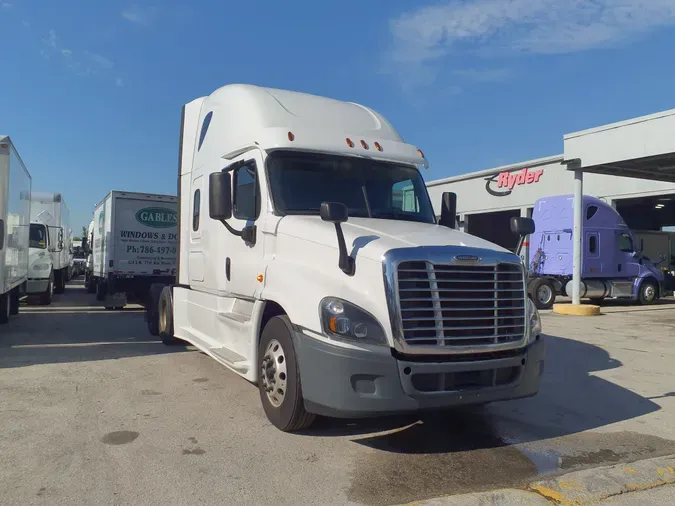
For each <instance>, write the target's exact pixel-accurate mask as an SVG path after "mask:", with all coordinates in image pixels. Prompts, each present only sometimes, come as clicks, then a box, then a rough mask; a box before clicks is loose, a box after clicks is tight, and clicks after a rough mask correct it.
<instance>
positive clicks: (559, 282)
mask: <svg viewBox="0 0 675 506" xmlns="http://www.w3.org/2000/svg"><path fill="white" fill-rule="evenodd" d="M572 204H573V196H572V195H557V196H553V197H545V198H541V199H539V200H537V201H536V202H535V204H534V211H533V214H532V218H533V219H534V222H535V227H536V232H535V233H534V234H533V235H532V237H531V238H530V278H529V281H528V291H529V293H530V295H531V297H532V299H533V300H534V301H535V304H536V306H537V307H538V308H539V309H548V308H550V307H551V306H552V305H553V303H554V302H555V298H556V295H558V294H563V295H567V294H571V293H572V285H571V283H572V260H573V255H572V249H573V242H572V229H573V207H572ZM581 234H582V249H581V278H582V279H581V292H580V295H581V297H582V298H589V299H591V300H592V301H594V302H596V303H597V302H601V301H602V300H604V299H605V298H608V297H612V298H616V299H631V300H635V301H639V302H640V303H642V304H653V303H654V302H656V301H657V300H658V298H659V297H660V296H662V295H663V293H664V285H663V283H664V273H663V271H662V269H659V268H658V267H657V265H655V263H654V262H653V261H652V260H650V259H649V258H647V257H646V256H645V255H644V254H643V253H642V251H640V249H639V246H638V243H637V241H636V240H635V238H634V236H633V233H632V232H631V230H630V229H629V228H628V226H627V225H626V223H625V222H624V220H623V218H621V215H620V214H619V213H618V212H617V211H616V210H615V209H614V208H613V207H612V206H610V205H609V204H607V203H606V202H603V201H602V200H600V199H597V198H595V197H591V196H589V195H584V196H583V203H582V228H581Z"/></svg>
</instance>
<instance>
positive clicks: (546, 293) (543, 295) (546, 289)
mask: <svg viewBox="0 0 675 506" xmlns="http://www.w3.org/2000/svg"><path fill="white" fill-rule="evenodd" d="M552 293H553V292H552V290H551V287H550V286H548V285H542V286H540V287H539V289H538V290H537V300H538V301H539V302H541V303H542V304H548V301H550V300H551V295H552Z"/></svg>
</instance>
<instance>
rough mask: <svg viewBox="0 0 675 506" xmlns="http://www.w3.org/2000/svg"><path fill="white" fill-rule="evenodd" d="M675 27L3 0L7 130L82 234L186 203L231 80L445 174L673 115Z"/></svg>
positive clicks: (357, 8) (642, 11)
mask: <svg viewBox="0 0 675 506" xmlns="http://www.w3.org/2000/svg"><path fill="white" fill-rule="evenodd" d="M674 27H675V2H674V1H673V0H567V1H565V2H562V1H560V0H454V1H448V0H445V1H439V2H430V3H426V2H424V1H418V2H410V1H403V0H389V1H383V0H372V1H370V2H355V1H349V0H342V1H340V2H309V1H307V0H298V1H296V2H269V1H265V2H260V1H250V2H221V1H215V0H205V1H194V2H191V3H189V4H188V3H187V2H171V1H163V2H156V3H145V2H143V1H142V0H139V1H138V3H133V2H129V3H126V2H124V1H108V0H97V1H96V2H84V1H82V0H80V1H77V2H76V1H73V0H61V1H59V2H54V1H52V0H0V47H2V48H3V51H2V55H3V56H2V61H1V63H0V104H1V105H0V133H3V134H8V135H10V136H11V137H12V138H13V139H14V142H15V143H16V146H17V148H18V150H19V152H20V154H21V156H22V157H23V159H24V161H25V163H26V165H27V166H28V168H29V170H30V172H31V174H32V176H33V187H34V189H35V190H38V191H60V192H62V193H63V194H64V197H65V199H66V201H67V203H68V205H69V207H70V208H71V213H72V216H73V220H74V223H73V225H74V227H73V229H74V230H79V229H80V227H81V226H83V225H85V224H86V223H88V221H89V219H90V216H91V212H92V211H93V207H94V205H95V204H96V203H97V202H98V201H100V200H101V199H102V198H103V197H104V196H105V194H106V193H107V192H108V191H109V190H111V189H120V190H132V191H133V190H135V191H145V192H157V193H175V191H176V165H177V152H178V146H177V142H178V129H179V121H180V109H181V105H182V104H183V103H185V102H187V101H190V100H192V99H193V98H195V97H198V96H201V95H205V94H208V93H210V92H211V91H213V90H214V89H216V88H218V87H219V86H222V85H224V84H227V83H233V82H240V83H242V82H243V83H252V84H259V85H264V86H272V87H280V88H287V89H293V90H298V91H305V92H310V93H315V94H319V95H326V96H330V97H334V98H338V99H344V100H351V101H356V102H361V103H363V104H366V105H368V106H371V107H373V108H374V109H376V110H378V111H379V112H381V113H382V114H384V115H385V116H386V117H387V118H388V119H389V120H390V121H391V122H392V123H393V124H394V125H395V127H396V128H398V129H399V131H400V132H401V134H402V135H403V136H404V138H405V139H406V140H408V141H409V142H413V143H415V144H417V145H419V146H420V147H421V148H422V149H423V150H424V151H425V154H426V155H427V157H428V158H429V159H430V161H431V164H432V168H431V169H430V170H429V171H427V172H426V173H425V174H424V176H425V179H426V180H433V179H438V178H441V177H446V176H450V175H454V174H460V173H464V172H469V171H474V170H478V169H483V168H489V167H493V166H496V165H502V164H506V163H513V162H518V161H523V160H528V159H532V158H537V157H541V156H548V155H552V154H557V153H560V152H561V151H562V135H563V134H564V133H566V132H571V131H575V130H579V129H583V128H589V127H592V126H597V125H601V124H604V123H608V122H612V121H618V120H622V119H628V118H631V117H635V116H639V115H643V114H649V113H652V112H657V111H660V110H664V109H670V108H673V107H675V96H673V93H672V90H673V89H675V66H674V65H672V48H673V47H675V30H674Z"/></svg>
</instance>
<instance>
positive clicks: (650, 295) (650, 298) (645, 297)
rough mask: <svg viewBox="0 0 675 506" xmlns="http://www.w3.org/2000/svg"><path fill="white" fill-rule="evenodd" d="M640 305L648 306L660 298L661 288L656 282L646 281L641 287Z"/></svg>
mask: <svg viewBox="0 0 675 506" xmlns="http://www.w3.org/2000/svg"><path fill="white" fill-rule="evenodd" d="M639 297H640V304H642V305H644V306H648V305H650V304H654V303H655V302H656V300H657V299H658V298H659V287H658V285H657V283H656V282H655V281H652V280H651V279H646V280H644V281H643V282H642V284H641V285H640V295H639Z"/></svg>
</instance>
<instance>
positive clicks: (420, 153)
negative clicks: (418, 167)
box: [417, 149, 424, 159]
mask: <svg viewBox="0 0 675 506" xmlns="http://www.w3.org/2000/svg"><path fill="white" fill-rule="evenodd" d="M417 154H418V155H420V158H422V159H424V151H422V150H421V149H418V150H417Z"/></svg>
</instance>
